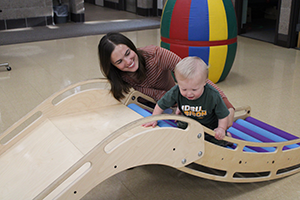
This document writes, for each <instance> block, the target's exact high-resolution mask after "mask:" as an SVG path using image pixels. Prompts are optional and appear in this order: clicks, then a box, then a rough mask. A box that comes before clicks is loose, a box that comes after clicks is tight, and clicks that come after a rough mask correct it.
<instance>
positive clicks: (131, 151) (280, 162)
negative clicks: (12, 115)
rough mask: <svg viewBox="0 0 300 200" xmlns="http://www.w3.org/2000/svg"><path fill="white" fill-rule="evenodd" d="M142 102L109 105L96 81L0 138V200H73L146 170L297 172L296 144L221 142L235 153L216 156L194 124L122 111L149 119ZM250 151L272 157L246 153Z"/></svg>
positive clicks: (233, 175) (135, 98)
mask: <svg viewBox="0 0 300 200" xmlns="http://www.w3.org/2000/svg"><path fill="white" fill-rule="evenodd" d="M141 98H142V99H143V101H139V100H140V99H141ZM144 100H148V101H152V100H151V99H150V98H149V97H146V96H144V95H142V94H140V93H139V92H136V91H132V92H131V93H130V94H129V95H128V96H127V98H126V99H124V101H123V102H118V101H116V100H115V99H114V98H113V97H112V96H111V94H110V93H109V84H108V83H107V81H106V80H103V79H95V80H89V81H84V82H81V83H78V84H75V85H72V86H69V87H67V88H66V89H64V90H62V91H60V92H58V93H57V94H55V95H53V96H52V97H50V98H49V99H47V100H46V101H45V102H43V103H42V104H41V105H40V106H38V107H37V108H35V109H34V110H33V111H32V112H30V113H28V115H26V116H25V117H24V118H22V119H21V120H20V121H18V122H17V123H15V124H14V125H13V126H12V127H10V128H9V129H8V130H7V131H6V132H4V133H3V134H2V135H1V136H0V177H1V179H0V188H1V189H0V199H80V198H81V197H83V196H84V195H85V194H86V193H87V192H89V191H90V190H91V189H93V188H94V187H95V186H97V185H98V184H99V183H101V182H102V181H104V180H106V179H107V178H109V177H111V176H113V175H114V174H117V173H119V172H121V171H124V170H126V169H128V168H131V167H134V166H139V165H147V164H161V165H167V166H170V167H174V168H177V169H179V170H182V171H184V172H187V173H190V174H193V175H196V176H200V177H204V178H208V179H213V180H218V181H228V182H255V181H264V180H270V179H275V178H280V177H284V176H288V175H291V174H293V173H296V172H298V171H299V163H300V160H299V158H298V156H297V155H298V154H299V148H298V147H294V148H289V147H287V145H296V144H297V143H300V139H298V138H294V139H292V140H287V141H284V142H268V143H265V142H260V143H259V142H253V141H246V140H243V139H241V138H228V137H227V138H226V140H228V141H230V142H232V143H234V146H233V147H231V148H223V147H219V146H216V145H214V144H211V143H209V142H207V141H205V140H204V133H205V132H206V133H207V134H212V135H213V134H214V133H213V131H211V130H209V129H206V128H205V127H202V126H201V125H200V124H199V123H197V122H195V121H194V120H191V119H189V118H186V117H182V116H175V115H169V114H163V115H159V116H154V117H153V116H151V117H146V118H144V117H143V116H142V115H141V114H139V113H138V112H136V111H134V110H132V109H131V108H129V107H127V105H129V104H132V103H134V104H136V105H138V106H140V107H141V108H142V109H147V110H149V111H151V108H149V107H147V106H145V105H144V104H141V102H145V101H144ZM240 111H241V112H240V113H241V114H240V115H237V118H240V119H246V118H247V117H248V116H249V114H250V109H249V108H242V109H240ZM237 113H239V112H237ZM153 120H162V122H169V121H170V120H181V121H185V122H187V123H188V128H187V129H185V130H182V129H178V128H175V127H172V126H165V127H156V128H144V127H142V126H141V125H142V124H144V123H146V122H149V121H153ZM255 147H259V148H272V150H271V151H258V150H257V151H252V150H251V151H250V150H247V149H255ZM253 174H255V176H254V175H253Z"/></svg>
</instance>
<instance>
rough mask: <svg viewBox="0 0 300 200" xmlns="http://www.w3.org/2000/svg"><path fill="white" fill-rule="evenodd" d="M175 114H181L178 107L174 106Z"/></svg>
mask: <svg viewBox="0 0 300 200" xmlns="http://www.w3.org/2000/svg"><path fill="white" fill-rule="evenodd" d="M175 114H176V115H181V111H180V110H179V108H178V107H177V108H176V111H175Z"/></svg>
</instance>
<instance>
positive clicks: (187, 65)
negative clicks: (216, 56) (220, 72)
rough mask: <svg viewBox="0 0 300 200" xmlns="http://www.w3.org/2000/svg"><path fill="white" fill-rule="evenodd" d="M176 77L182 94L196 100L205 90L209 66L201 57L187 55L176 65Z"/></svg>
mask: <svg viewBox="0 0 300 200" xmlns="http://www.w3.org/2000/svg"><path fill="white" fill-rule="evenodd" d="M175 77H176V80H177V83H178V86H179V89H180V93H181V95H182V96H184V97H185V98H187V99H189V100H196V99H198V98H199V97H200V96H201V95H202V93H203V91H204V86H205V84H206V80H207V78H208V66H207V65H206V64H205V62H204V61H203V60H202V59H201V58H199V57H196V56H193V57H192V56H190V57H186V58H184V59H182V60H181V61H180V62H179V63H178V64H177V65H176V67H175Z"/></svg>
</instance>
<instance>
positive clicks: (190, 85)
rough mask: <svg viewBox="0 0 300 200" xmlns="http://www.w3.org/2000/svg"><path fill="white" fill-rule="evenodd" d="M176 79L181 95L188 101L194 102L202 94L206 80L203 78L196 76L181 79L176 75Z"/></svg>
mask: <svg viewBox="0 0 300 200" xmlns="http://www.w3.org/2000/svg"><path fill="white" fill-rule="evenodd" d="M176 79H177V83H178V86H179V90H180V93H181V95H182V96H184V97H185V98H187V99H188V100H196V99H198V98H199V97H200V96H201V95H202V94H203V91H204V86H205V84H206V79H205V78H204V77H203V76H201V75H199V76H197V75H196V76H194V77H193V78H183V77H182V76H180V75H179V76H178V75H177V76H176Z"/></svg>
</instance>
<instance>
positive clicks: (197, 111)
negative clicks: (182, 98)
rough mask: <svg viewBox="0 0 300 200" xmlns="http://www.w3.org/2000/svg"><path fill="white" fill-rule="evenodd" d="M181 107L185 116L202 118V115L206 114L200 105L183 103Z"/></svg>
mask: <svg viewBox="0 0 300 200" xmlns="http://www.w3.org/2000/svg"><path fill="white" fill-rule="evenodd" d="M181 109H182V111H183V113H184V114H185V116H187V117H190V116H192V117H198V118H203V117H204V116H206V115H207V111H206V110H202V106H189V105H183V106H181Z"/></svg>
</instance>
